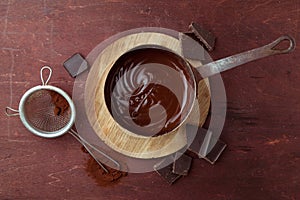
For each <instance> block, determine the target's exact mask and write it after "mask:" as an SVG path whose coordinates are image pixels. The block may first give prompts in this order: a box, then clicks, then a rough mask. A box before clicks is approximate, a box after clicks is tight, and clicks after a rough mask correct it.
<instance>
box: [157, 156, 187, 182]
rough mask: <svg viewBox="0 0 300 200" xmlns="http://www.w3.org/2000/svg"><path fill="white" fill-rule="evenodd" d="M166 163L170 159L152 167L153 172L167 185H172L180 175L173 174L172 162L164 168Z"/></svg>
mask: <svg viewBox="0 0 300 200" xmlns="http://www.w3.org/2000/svg"><path fill="white" fill-rule="evenodd" d="M166 163H170V158H166V159H164V160H163V161H162V162H160V163H158V164H156V165H154V170H155V171H156V172H157V173H158V174H159V175H160V176H161V177H162V178H164V179H165V180H166V181H167V182H168V183H169V184H173V183H174V182H175V181H177V180H178V179H179V178H180V177H181V175H179V174H175V173H173V162H171V164H168V165H167V166H165V165H166ZM163 166H165V167H163Z"/></svg>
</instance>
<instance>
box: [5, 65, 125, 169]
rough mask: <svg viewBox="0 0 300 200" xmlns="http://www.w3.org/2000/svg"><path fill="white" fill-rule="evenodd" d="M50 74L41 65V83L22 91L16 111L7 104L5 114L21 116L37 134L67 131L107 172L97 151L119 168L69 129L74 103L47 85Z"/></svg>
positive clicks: (44, 134)
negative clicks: (45, 76) (97, 155)
mask: <svg viewBox="0 0 300 200" xmlns="http://www.w3.org/2000/svg"><path fill="white" fill-rule="evenodd" d="M45 69H47V70H48V71H49V75H48V78H47V80H46V81H44V78H43V71H44V70H45ZM51 75H52V69H51V68H50V67H49V66H44V67H42V68H41V71H40V76H41V81H42V85H38V86H35V87H33V88H31V89H29V90H28V91H26V92H25V94H24V95H23V96H22V98H21V100H20V103H19V110H16V109H13V108H10V107H6V109H5V113H6V115H7V116H16V115H20V119H21V121H22V123H23V124H24V126H25V127H26V128H27V129H28V130H29V131H30V132H32V133H34V134H35V135H37V136H40V137H44V138H55V137H58V136H61V135H63V134H65V133H67V132H68V133H70V134H71V135H72V136H73V137H75V138H76V139H77V141H79V142H80V143H81V144H82V145H83V146H84V147H85V149H86V150H87V151H88V152H89V154H90V155H91V156H92V157H93V158H94V159H95V160H96V161H97V163H98V164H99V165H100V166H101V167H102V168H103V170H104V171H105V172H106V173H108V172H109V171H108V170H107V169H106V168H105V167H104V166H103V165H102V163H101V162H100V161H99V159H97V157H95V154H96V153H97V154H99V155H101V156H102V157H105V158H106V159H108V160H109V161H110V162H112V163H113V164H114V165H115V166H116V169H120V164H119V163H118V162H117V161H116V160H114V159H113V158H111V157H110V156H108V155H107V154H105V153H104V152H102V151H100V150H99V149H97V148H96V147H94V146H93V145H91V144H90V143H88V142H87V141H86V140H85V139H84V138H82V137H81V136H80V135H79V134H78V133H77V132H75V131H74V130H73V129H71V127H72V126H73V124H74V121H75V116H76V112H75V106H74V103H73V101H72V99H71V98H70V97H69V95H68V94H67V93H66V92H65V91H63V90H62V89H60V88H58V87H55V86H51V85H47V84H48V82H49V80H50V78H51Z"/></svg>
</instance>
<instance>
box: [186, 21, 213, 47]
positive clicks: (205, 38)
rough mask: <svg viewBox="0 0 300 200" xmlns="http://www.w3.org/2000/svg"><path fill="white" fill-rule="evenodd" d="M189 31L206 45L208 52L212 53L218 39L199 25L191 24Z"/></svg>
mask: <svg viewBox="0 0 300 200" xmlns="http://www.w3.org/2000/svg"><path fill="white" fill-rule="evenodd" d="M189 29H190V30H191V31H192V32H193V33H194V34H195V36H196V37H197V38H198V39H199V40H200V42H202V43H203V44H204V46H205V47H206V48H207V50H208V51H212V50H213V49H214V47H215V41H216V37H215V36H214V35H213V34H212V33H211V32H209V31H207V30H205V29H204V28H202V27H201V26H200V25H199V24H196V23H194V22H192V23H191V25H190V26H189Z"/></svg>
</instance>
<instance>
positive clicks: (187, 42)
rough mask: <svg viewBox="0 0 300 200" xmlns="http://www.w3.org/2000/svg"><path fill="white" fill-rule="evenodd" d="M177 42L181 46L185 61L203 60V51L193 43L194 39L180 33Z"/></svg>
mask: <svg viewBox="0 0 300 200" xmlns="http://www.w3.org/2000/svg"><path fill="white" fill-rule="evenodd" d="M179 41H180V45H181V53H182V55H183V56H184V57H185V58H186V59H191V60H200V61H201V60H204V59H205V58H204V49H203V47H202V46H201V45H199V44H198V43H197V42H196V41H195V39H193V38H191V37H190V36H188V35H187V34H185V33H180V34H179Z"/></svg>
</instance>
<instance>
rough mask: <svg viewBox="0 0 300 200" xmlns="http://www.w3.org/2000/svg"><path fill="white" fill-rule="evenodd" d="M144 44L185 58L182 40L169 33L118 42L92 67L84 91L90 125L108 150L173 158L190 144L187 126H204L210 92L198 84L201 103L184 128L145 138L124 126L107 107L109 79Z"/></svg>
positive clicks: (134, 36) (202, 83) (205, 82)
mask: <svg viewBox="0 0 300 200" xmlns="http://www.w3.org/2000/svg"><path fill="white" fill-rule="evenodd" d="M143 45H159V46H162V47H164V48H167V49H169V50H171V51H173V52H175V53H177V54H178V55H181V56H182V53H181V47H180V41H179V40H178V39H177V38H174V37H172V36H169V35H167V34H163V33H157V32H141V33H135V34H129V35H126V36H123V37H121V38H119V39H117V40H116V41H114V42H113V43H111V44H110V45H108V46H107V47H106V48H105V49H104V50H103V51H102V52H101V54H100V55H99V56H98V57H97V59H96V60H95V62H94V64H93V65H92V67H91V70H90V72H89V75H88V78H87V82H86V88H85V91H86V95H85V107H86V112H87V116H88V120H89V123H90V124H91V126H92V127H93V129H94V131H95V133H96V134H97V135H98V136H99V137H100V139H101V140H103V141H104V142H105V143H106V144H107V145H108V146H109V147H111V148H112V149H114V150H115V151H117V152H120V153H122V154H124V155H127V156H131V157H135V158H143V159H148V158H158V157H162V156H167V155H170V154H172V153H174V152H176V151H178V150H180V149H182V148H183V147H184V146H185V145H186V144H187V137H186V131H185V124H186V123H189V124H194V125H198V126H202V125H203V124H204V122H205V120H206V117H207V114H208V110H209V106H210V91H209V83H208V80H202V81H200V82H199V85H198V98H197V100H198V101H197V100H196V101H195V103H194V105H193V109H192V111H191V113H190V115H189V117H188V118H187V120H186V121H185V123H184V124H183V125H182V126H180V127H179V128H177V129H176V130H174V131H172V132H170V133H167V134H164V135H162V136H158V137H144V136H141V135H137V134H134V133H132V132H130V131H128V130H126V129H124V128H123V127H121V126H120V125H119V124H118V123H116V122H115V120H114V119H113V117H112V116H111V114H110V112H109V110H108V109H107V107H106V104H105V96H104V85H105V81H106V77H107V75H108V73H109V70H110V69H111V67H112V66H113V64H114V62H115V61H116V60H117V59H118V58H119V57H120V56H121V55H123V54H124V53H126V52H128V51H129V50H131V49H133V48H137V47H139V46H143ZM188 61H189V62H190V63H191V65H192V66H199V65H201V63H200V62H199V61H191V60H188ZM200 111H201V112H200Z"/></svg>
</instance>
